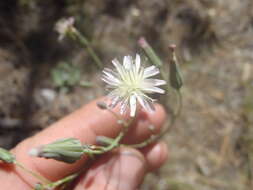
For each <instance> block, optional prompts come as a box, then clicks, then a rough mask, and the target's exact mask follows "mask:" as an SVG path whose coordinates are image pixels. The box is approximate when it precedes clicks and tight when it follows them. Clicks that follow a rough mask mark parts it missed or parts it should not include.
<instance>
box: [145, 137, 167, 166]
mask: <svg viewBox="0 0 253 190" xmlns="http://www.w3.org/2000/svg"><path fill="white" fill-rule="evenodd" d="M141 152H142V154H143V155H144V157H145V158H146V160H147V166H148V170H149V171H154V170H156V169H158V168H160V167H161V166H162V165H163V164H164V163H165V162H166V161H167V159H168V146H167V144H166V143H165V142H159V143H155V144H152V145H150V146H148V147H145V148H143V149H142V150H141Z"/></svg>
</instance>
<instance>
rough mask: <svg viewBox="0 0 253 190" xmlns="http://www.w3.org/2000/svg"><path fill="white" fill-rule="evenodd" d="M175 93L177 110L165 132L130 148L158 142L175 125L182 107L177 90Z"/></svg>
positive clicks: (180, 95)
mask: <svg viewBox="0 0 253 190" xmlns="http://www.w3.org/2000/svg"><path fill="white" fill-rule="evenodd" d="M176 92H177V98H178V106H177V110H176V111H175V112H174V113H173V114H172V118H171V120H170V122H169V123H168V124H167V127H166V130H165V131H163V132H162V133H160V134H158V135H152V136H151V137H150V138H149V139H147V140H146V141H143V142H142V143H139V144H133V145H130V146H131V147H133V148H143V147H145V146H147V145H149V144H151V143H153V142H155V141H158V140H159V139H161V138H162V137H163V136H164V135H165V134H167V133H168V132H169V131H170V130H171V129H172V128H173V126H174V125H175V122H176V119H177V118H178V116H179V115H180V113H181V110H182V105H183V104H182V94H181V92H180V91H179V90H176Z"/></svg>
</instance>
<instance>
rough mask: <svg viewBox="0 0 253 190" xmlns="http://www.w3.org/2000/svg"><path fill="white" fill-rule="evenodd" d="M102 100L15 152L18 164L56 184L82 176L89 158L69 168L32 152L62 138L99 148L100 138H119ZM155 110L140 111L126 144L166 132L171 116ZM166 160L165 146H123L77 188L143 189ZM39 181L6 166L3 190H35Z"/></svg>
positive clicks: (0, 169) (0, 170) (1, 172)
mask: <svg viewBox="0 0 253 190" xmlns="http://www.w3.org/2000/svg"><path fill="white" fill-rule="evenodd" d="M97 101H98V100H95V101H93V102H91V103H89V104H88V105H86V106H84V107H83V108H81V109H79V110H77V111H75V112H74V113H72V114H70V115H69V116H67V117H65V118H63V119H62V120H60V121H58V122H56V123H54V124H53V125H52V126H50V127H48V128H47V129H45V130H43V131H42V132H40V133H38V134H37V135H35V136H33V137H30V138H28V139H26V140H25V141H23V142H21V143H20V144H19V145H17V146H16V147H15V148H14V149H13V150H12V152H13V154H14V155H15V156H16V160H17V161H19V162H21V163H23V165H24V166H25V167H26V168H29V169H31V170H33V171H35V172H37V173H39V174H40V175H42V176H44V177H45V178H47V179H49V180H51V181H55V180H59V179H61V178H63V177H65V176H67V175H70V174H72V173H74V172H78V171H79V170H80V168H83V166H85V164H88V162H87V160H88V157H87V156H84V157H83V158H82V159H81V160H79V161H77V162H76V163H74V164H66V163H62V162H58V161H55V160H46V159H42V158H35V157H30V156H29V155H28V154H27V152H29V150H30V149H31V148H34V147H37V146H40V145H44V144H48V143H51V142H53V141H55V140H57V139H61V138H69V137H74V138H78V139H80V140H81V141H82V142H83V143H87V144H95V143H96V136H107V137H112V138H114V137H116V136H117V134H118V133H119V132H120V130H121V127H120V125H119V124H118V123H117V120H116V118H115V117H114V116H113V115H112V114H111V113H109V112H108V111H105V110H101V109H99V108H98V107H97V106H96V102H97ZM155 107H156V111H155V112H154V113H144V112H140V113H139V114H138V116H137V118H136V121H135V122H134V123H133V126H131V127H130V130H129V132H128V134H127V135H126V138H125V139H123V141H124V142H125V143H126V144H135V143H139V142H142V141H144V140H145V139H147V138H148V137H149V136H150V135H151V134H153V133H158V132H159V131H160V129H161V126H162V124H163V122H164V121H165V117H166V115H165V111H164V109H163V108H162V107H161V106H160V105H156V106H155ZM150 124H152V125H153V126H154V127H155V129H154V130H152V131H151V130H150V129H149V128H148V126H149V125H150ZM166 158H167V146H166V144H165V143H162V142H157V143H155V144H153V145H150V146H148V147H145V148H143V149H141V150H136V149H133V148H129V147H121V148H119V149H117V150H114V151H112V152H109V153H106V154H104V155H102V156H101V157H99V158H98V159H96V160H95V161H93V162H92V164H91V166H89V167H88V168H89V169H88V170H87V171H85V173H84V174H83V175H81V176H80V177H79V178H78V180H77V181H76V185H75V186H74V187H73V190H84V189H87V190H93V189H94V190H105V189H107V190H116V189H120V190H134V189H137V188H138V186H139V184H140V183H141V182H142V180H143V178H144V176H145V174H146V173H147V172H149V171H153V170H155V169H157V168H159V167H160V166H161V165H162V164H163V163H164V162H165V161H166ZM86 166H87V165H86ZM36 183H38V180H37V179H36V178H34V177H33V176H30V175H29V174H27V173H26V172H24V171H23V170H21V169H20V168H18V167H16V166H12V165H8V164H4V163H0V184H1V189H11V190H28V189H29V190H30V189H32V188H33V187H34V186H35V184H36Z"/></svg>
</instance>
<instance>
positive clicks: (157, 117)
mask: <svg viewBox="0 0 253 190" xmlns="http://www.w3.org/2000/svg"><path fill="white" fill-rule="evenodd" d="M166 115H167V114H166V111H165V109H164V107H163V106H162V105H161V104H155V111H154V112H153V113H149V117H150V120H151V121H152V123H153V124H154V125H155V126H162V125H163V123H164V122H165V120H166Z"/></svg>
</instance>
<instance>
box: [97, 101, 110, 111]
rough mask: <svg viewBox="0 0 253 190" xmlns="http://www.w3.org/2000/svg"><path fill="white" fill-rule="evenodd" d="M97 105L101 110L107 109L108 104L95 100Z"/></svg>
mask: <svg viewBox="0 0 253 190" xmlns="http://www.w3.org/2000/svg"><path fill="white" fill-rule="evenodd" d="M97 107H99V108H100V109H102V110H106V109H108V106H107V105H106V103H105V102H97Z"/></svg>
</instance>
